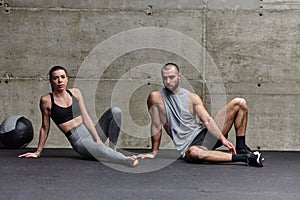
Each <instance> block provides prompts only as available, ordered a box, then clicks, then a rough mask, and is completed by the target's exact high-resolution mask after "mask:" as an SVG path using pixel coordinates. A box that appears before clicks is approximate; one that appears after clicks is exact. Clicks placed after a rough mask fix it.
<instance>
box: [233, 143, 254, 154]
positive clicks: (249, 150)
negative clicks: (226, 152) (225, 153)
mask: <svg viewBox="0 0 300 200" xmlns="http://www.w3.org/2000/svg"><path fill="white" fill-rule="evenodd" d="M236 153H237V154H244V153H251V149H250V148H249V147H248V146H247V145H245V148H243V149H236Z"/></svg>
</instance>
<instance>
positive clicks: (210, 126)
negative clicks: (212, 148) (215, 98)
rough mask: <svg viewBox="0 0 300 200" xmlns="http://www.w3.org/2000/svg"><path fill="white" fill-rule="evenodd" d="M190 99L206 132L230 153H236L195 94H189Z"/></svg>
mask: <svg viewBox="0 0 300 200" xmlns="http://www.w3.org/2000/svg"><path fill="white" fill-rule="evenodd" d="M190 99H191V102H192V104H193V108H194V110H195V112H196V114H197V115H198V117H199V118H200V120H201V121H202V122H203V124H204V126H205V127H206V128H207V130H208V132H209V133H211V134H212V135H213V136H215V137H216V138H217V139H218V140H219V141H221V142H222V144H223V145H224V146H226V147H227V148H228V149H229V151H230V152H232V153H236V150H235V147H234V145H233V144H232V143H231V142H229V141H228V140H227V139H226V138H225V136H224V135H223V133H222V131H221V130H220V128H219V127H218V125H217V123H216V122H215V120H214V119H213V118H212V117H211V116H210V115H209V113H208V112H207V110H206V109H205V107H204V105H203V102H202V100H201V99H200V97H199V96H198V95H196V94H193V93H191V94H190Z"/></svg>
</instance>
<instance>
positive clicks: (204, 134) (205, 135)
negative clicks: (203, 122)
mask: <svg viewBox="0 0 300 200" xmlns="http://www.w3.org/2000/svg"><path fill="white" fill-rule="evenodd" d="M191 146H203V147H205V148H207V149H208V150H212V149H216V148H218V147H220V146H222V143H221V142H220V141H218V140H217V139H216V138H215V137H214V136H212V134H210V133H209V132H208V131H207V129H206V128H204V129H203V130H202V131H201V132H200V133H199V134H198V135H197V136H196V137H195V139H194V140H193V142H192V143H191V144H190V145H189V147H191Z"/></svg>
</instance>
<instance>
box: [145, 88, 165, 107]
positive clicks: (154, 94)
mask: <svg viewBox="0 0 300 200" xmlns="http://www.w3.org/2000/svg"><path fill="white" fill-rule="evenodd" d="M147 103H148V105H153V104H160V103H162V96H161V93H160V91H159V90H152V91H151V92H150V93H149V95H148V99H147Z"/></svg>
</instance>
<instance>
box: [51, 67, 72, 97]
mask: <svg viewBox="0 0 300 200" xmlns="http://www.w3.org/2000/svg"><path fill="white" fill-rule="evenodd" d="M57 70H64V71H65V73H66V75H67V76H68V72H67V70H66V69H65V68H64V67H62V66H58V65H56V66H54V67H52V68H51V69H50V71H49V73H48V76H49V81H50V83H51V79H52V73H53V72H55V71H57ZM51 90H52V91H53V86H52V84H51Z"/></svg>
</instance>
